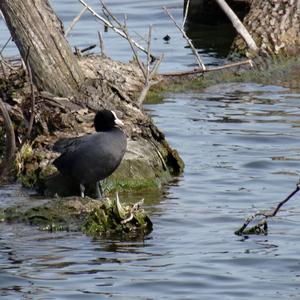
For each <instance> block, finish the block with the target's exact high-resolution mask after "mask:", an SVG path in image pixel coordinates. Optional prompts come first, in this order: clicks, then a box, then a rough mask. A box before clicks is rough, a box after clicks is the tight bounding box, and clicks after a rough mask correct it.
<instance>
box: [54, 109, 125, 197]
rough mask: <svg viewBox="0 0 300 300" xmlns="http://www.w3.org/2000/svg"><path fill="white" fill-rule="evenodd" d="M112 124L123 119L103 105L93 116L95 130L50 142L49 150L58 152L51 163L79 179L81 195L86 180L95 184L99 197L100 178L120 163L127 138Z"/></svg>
mask: <svg viewBox="0 0 300 300" xmlns="http://www.w3.org/2000/svg"><path fill="white" fill-rule="evenodd" d="M115 125H119V126H122V125H123V122H122V121H121V120H120V119H118V118H117V116H116V114H115V112H113V111H110V110H106V109H104V110H101V111H98V112H97V114H96V116H95V119H94V126H95V129H96V131H97V132H96V133H93V134H88V135H85V136H82V137H77V138H70V139H61V140H59V141H57V142H56V143H55V144H54V147H53V150H54V151H57V152H60V153H61V155H60V156H59V157H58V158H57V159H56V160H55V161H54V162H53V164H54V165H55V166H56V167H57V169H58V170H59V171H60V172H61V173H62V174H63V175H66V176H69V177H71V178H72V179H74V180H75V181H77V182H78V183H79V185H80V192H81V197H84V190H85V187H84V186H85V185H86V184H96V192H97V197H98V198H101V197H102V189H101V185H100V180H103V179H105V178H106V177H108V176H109V175H111V174H112V173H113V172H114V171H115V170H116V168H117V167H118V166H119V164H120V163H121V160H122V158H123V156H124V154H125V151H126V146H127V140H126V136H125V134H124V132H123V131H122V130H121V129H120V128H118V127H116V126H115ZM99 186H100V189H99Z"/></svg>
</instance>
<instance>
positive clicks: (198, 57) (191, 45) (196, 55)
mask: <svg viewBox="0 0 300 300" xmlns="http://www.w3.org/2000/svg"><path fill="white" fill-rule="evenodd" d="M163 9H164V11H165V12H166V14H167V15H168V16H169V17H170V19H171V20H172V21H173V23H174V24H175V26H176V27H177V28H178V29H179V30H180V32H181V33H182V35H183V37H184V38H185V40H186V41H187V42H188V44H189V45H190V47H191V49H192V51H193V53H194V55H195V57H196V60H197V63H198V65H199V66H200V67H201V68H202V69H203V70H205V69H206V67H205V65H204V63H203V62H202V60H201V57H200V55H199V53H198V51H197V50H196V48H195V47H194V45H193V43H192V41H191V40H190V39H189V37H188V36H187V35H186V33H185V31H184V30H183V29H182V28H181V26H179V25H178V24H177V22H176V20H175V19H174V17H173V16H172V15H171V13H170V12H169V10H168V9H167V8H166V7H165V6H164V7H163Z"/></svg>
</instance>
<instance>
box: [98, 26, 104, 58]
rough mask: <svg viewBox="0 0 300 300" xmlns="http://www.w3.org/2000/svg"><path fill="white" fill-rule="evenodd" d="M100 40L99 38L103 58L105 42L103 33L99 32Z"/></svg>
mask: <svg viewBox="0 0 300 300" xmlns="http://www.w3.org/2000/svg"><path fill="white" fill-rule="evenodd" d="M98 38H99V44H100V53H101V55H102V56H105V51H104V41H103V36H102V32H101V31H98Z"/></svg>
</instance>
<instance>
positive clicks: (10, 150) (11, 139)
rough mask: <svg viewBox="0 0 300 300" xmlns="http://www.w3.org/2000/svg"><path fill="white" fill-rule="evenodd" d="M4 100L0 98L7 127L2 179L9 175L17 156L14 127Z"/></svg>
mask: <svg viewBox="0 0 300 300" xmlns="http://www.w3.org/2000/svg"><path fill="white" fill-rule="evenodd" d="M2 97H3V99H4V98H5V95H4V94H3V95H2ZM3 99H1V98H0V110H1V112H2V115H3V121H4V125H5V135H6V151H5V156H4V158H3V160H2V162H1V164H0V178H1V177H4V176H6V175H7V174H8V172H9V170H10V167H11V165H12V163H13V161H14V158H15V154H16V142H15V132H14V127H13V124H12V121H11V119H10V116H9V113H8V111H7V108H6V106H5V104H4V102H3Z"/></svg>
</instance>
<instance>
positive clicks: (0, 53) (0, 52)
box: [0, 36, 12, 56]
mask: <svg viewBox="0 0 300 300" xmlns="http://www.w3.org/2000/svg"><path fill="white" fill-rule="evenodd" d="M11 40H12V37H11V36H10V37H9V39H8V40H7V41H6V43H5V44H4V45H3V47H2V48H1V50H0V55H1V56H2V53H3V51H4V49H5V48H6V46H7V45H8V43H9V42H10V41H11Z"/></svg>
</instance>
